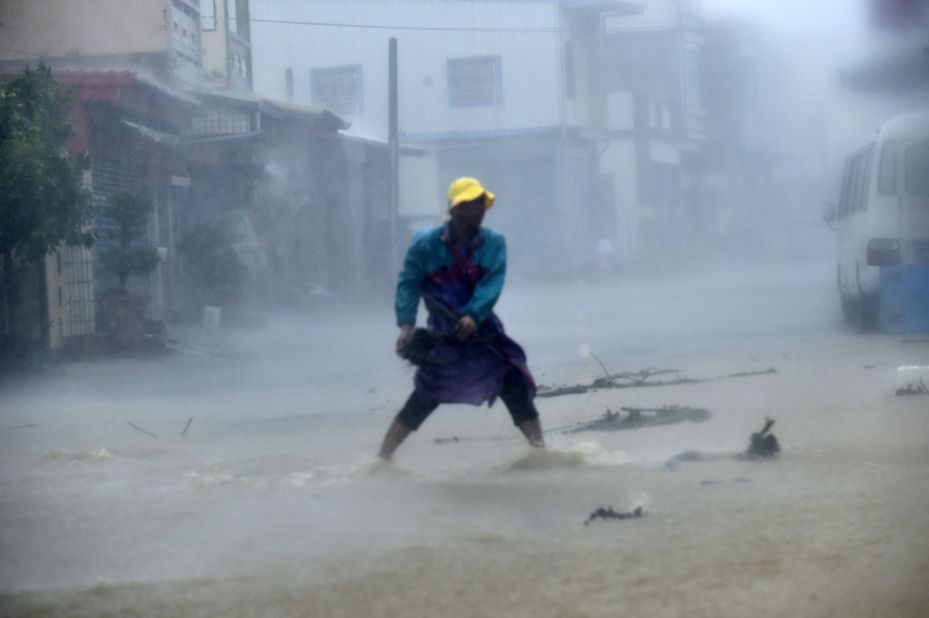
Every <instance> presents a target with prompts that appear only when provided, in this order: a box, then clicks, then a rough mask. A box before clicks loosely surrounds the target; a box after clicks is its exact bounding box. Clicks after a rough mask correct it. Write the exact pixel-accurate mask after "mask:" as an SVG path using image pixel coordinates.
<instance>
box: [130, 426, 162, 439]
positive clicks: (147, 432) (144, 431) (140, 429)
mask: <svg viewBox="0 0 929 618" xmlns="http://www.w3.org/2000/svg"><path fill="white" fill-rule="evenodd" d="M129 426H130V427H132V428H133V429H135V430H136V431H141V432H142V433H144V434H145V435H147V436H151V437H153V438H157V437H158V436H156V435H155V434H153V433H152V432H150V431H146V430H145V429H142V428H141V427H139V426H137V425H133V424H132V423H129Z"/></svg>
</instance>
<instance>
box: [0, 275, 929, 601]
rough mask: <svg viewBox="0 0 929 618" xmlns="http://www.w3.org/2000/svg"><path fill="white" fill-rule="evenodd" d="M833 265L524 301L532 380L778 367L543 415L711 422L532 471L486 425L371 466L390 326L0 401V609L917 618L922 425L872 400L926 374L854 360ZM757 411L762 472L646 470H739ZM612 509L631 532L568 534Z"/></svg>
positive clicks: (36, 385)
mask: <svg viewBox="0 0 929 618" xmlns="http://www.w3.org/2000/svg"><path fill="white" fill-rule="evenodd" d="M826 264H827V262H825V261H814V262H813V263H810V264H797V263H790V264H783V265H781V266H778V267H772V266H770V265H769V266H768V267H766V268H754V267H751V266H746V265H739V266H732V265H730V266H723V267H718V268H714V269H711V270H708V271H703V272H699V273H690V274H687V275H680V276H671V277H668V278H664V279H652V278H640V279H636V278H633V277H630V278H628V279H625V280H620V281H617V282H615V283H614V282H611V283H609V284H606V283H604V282H593V281H589V282H576V283H565V284H563V285H562V286H560V287H559V286H555V287H552V286H536V285H533V284H529V283H524V284H518V283H517V284H513V285H512V286H511V287H510V288H509V289H508V290H507V291H506V293H505V294H504V298H503V299H502V301H501V304H500V306H499V311H500V315H501V316H502V317H503V319H504V320H505V321H506V323H507V324H509V325H510V326H511V328H510V331H509V332H510V333H511V334H512V335H513V336H514V337H517V338H518V339H519V340H520V341H522V342H523V343H524V345H525V347H526V349H527V352H528V354H529V360H530V366H531V367H532V368H533V370H534V371H535V373H536V378H537V380H538V381H539V382H540V383H544V384H574V383H589V382H590V381H591V380H592V379H594V378H596V377H599V375H601V374H602V370H601V369H600V367H599V366H597V365H596V364H595V363H594V361H593V360H591V359H590V358H587V359H584V358H581V357H580V355H579V353H578V350H579V348H580V346H581V345H583V344H588V345H589V346H590V347H591V349H592V351H593V352H594V354H596V356H597V357H598V358H599V359H600V360H601V361H602V362H603V363H604V364H605V365H606V366H607V367H608V368H609V370H610V371H611V372H620V371H628V370H636V369H641V368H646V367H657V368H674V369H678V370H679V371H680V372H681V373H682V374H683V375H686V376H688V377H694V378H713V377H721V376H726V375H729V374H732V373H735V372H739V371H752V370H763V369H766V368H768V367H775V368H776V369H777V371H778V373H777V374H774V375H765V376H757V377H750V378H743V379H730V380H721V381H717V382H708V383H701V384H694V385H684V386H673V387H663V388H642V389H628V390H619V391H616V390H612V391H611V390H605V391H597V392H593V393H589V394H587V395H584V396H566V397H561V398H550V399H540V400H539V402H538V407H539V409H540V413H541V414H542V418H543V421H544V423H545V424H546V426H549V427H557V426H564V425H568V424H571V423H574V422H577V421H581V420H591V419H593V418H596V417H598V416H600V415H601V414H602V413H603V411H604V410H605V409H606V408H608V407H609V408H611V409H614V410H616V409H618V408H619V407H620V406H630V405H631V406H641V407H660V406H662V405H671V404H679V405H693V406H701V407H706V408H708V409H710V410H711V411H712V412H713V415H714V416H713V418H712V419H711V420H710V421H708V422H704V423H684V424H679V425H670V426H666V427H657V428H652V429H641V430H635V431H626V432H614V433H597V432H585V433H581V434H573V435H564V434H559V433H554V432H553V433H550V434H548V436H547V440H548V442H549V447H550V450H551V452H550V453H549V454H548V455H545V456H542V455H540V454H537V453H528V452H527V449H526V447H525V445H524V443H523V441H522V440H521V439H518V436H517V432H516V431H515V429H514V428H513V427H512V426H511V425H510V421H509V418H508V416H507V415H506V413H505V411H504V410H503V409H502V407H501V406H500V405H499V404H498V405H496V406H494V407H493V408H491V409H489V410H488V409H486V408H481V409H478V408H472V407H468V406H443V407H442V408H440V410H439V411H437V412H436V413H435V414H434V416H433V417H432V418H430V420H429V421H428V423H427V424H426V425H424V427H423V428H422V429H421V430H420V431H419V432H418V433H417V434H415V435H414V436H412V437H411V438H410V440H409V441H408V443H407V444H405V445H404V447H403V448H402V449H401V451H400V452H399V453H398V455H397V459H396V461H395V462H394V463H393V464H391V465H388V466H377V465H374V464H373V459H372V455H373V453H374V452H375V450H376V447H377V443H378V441H379V438H380V435H381V432H382V430H383V429H384V428H385V427H386V425H387V423H388V422H389V420H390V419H391V418H392V416H393V414H395V412H396V410H397V409H398V408H399V406H400V405H401V403H402V401H403V400H404V399H405V397H406V395H407V393H408V390H409V388H410V378H411V370H410V369H409V368H408V367H406V366H404V365H403V363H402V362H401V361H400V360H399V359H396V358H395V357H394V356H393V353H392V337H391V336H390V335H391V332H392V329H391V328H390V323H389V322H388V318H386V317H385V315H389V314H388V313H387V311H386V310H385V308H383V307H376V308H372V309H371V310H347V311H343V312H335V313H331V314H327V315H320V316H315V317H313V318H312V319H307V318H301V317H295V316H279V317H277V318H275V319H273V320H271V321H270V323H269V324H268V325H267V326H266V327H264V328H260V329H257V330H254V331H251V332H243V331H233V330H229V331H220V332H212V333H206V336H204V333H200V335H199V336H200V339H199V340H194V339H193V334H191V338H190V341H191V343H190V344H189V346H190V350H189V351H188V353H181V354H174V355H172V356H171V357H168V358H162V359H157V360H141V359H140V360H120V361H110V362H94V363H77V364H73V365H68V366H65V367H64V368H62V369H61V371H60V372H59V374H58V375H55V376H52V377H47V378H43V379H37V380H35V381H33V382H31V383H27V384H19V385H15V386H14V387H7V388H5V389H4V392H3V398H2V405H0V407H2V409H3V425H4V427H3V429H4V431H3V433H2V438H0V440H2V448H0V453H2V455H0V457H2V461H0V470H2V472H0V503H2V509H0V519H2V522H0V531H2V532H0V534H2V537H0V546H2V548H3V551H2V552H0V556H2V558H0V581H2V582H3V590H4V592H5V593H6V594H9V593H11V592H17V593H18V594H17V596H13V597H11V596H6V597H3V601H2V607H4V608H5V609H4V612H5V613H7V614H9V615H57V613H59V612H62V611H66V613H69V614H74V615H106V614H107V613H108V612H109V613H112V614H113V615H117V614H120V613H122V612H124V611H128V608H131V607H135V606H138V607H141V608H146V609H145V610H144V613H149V612H152V613H159V614H176V615H213V614H215V613H216V612H217V611H222V612H223V613H227V614H229V615H241V616H247V615H254V614H255V612H259V613H261V612H270V613H271V614H274V615H313V616H340V615H401V614H402V615H412V616H430V615H438V614H442V615H449V616H471V615H507V614H513V615H529V614H532V615H543V616H564V615H567V616H584V615H586V616H608V615H615V612H616V611H617V608H621V609H622V610H624V611H629V612H633V613H650V614H653V615H668V616H672V615H678V613H677V612H678V611H679V609H680V607H683V606H684V605H686V606H688V607H691V608H694V609H693V612H694V613H695V615H707V616H709V615H720V614H722V615H736V614H739V613H740V612H739V611H735V610H734V607H736V606H738V607H749V608H751V610H752V611H753V612H755V613H759V614H760V615H782V614H783V613H785V612H794V611H802V612H805V613H807V615H836V616H838V615H862V616H865V615H873V614H872V613H871V612H873V611H878V609H879V608H880V607H881V606H882V603H885V602H890V600H894V602H899V603H900V604H902V605H898V606H895V607H898V608H899V610H900V611H899V612H895V614H894V615H913V616H916V615H919V611H920V610H919V609H918V608H924V607H925V602H926V598H925V590H926V586H925V584H926V580H925V575H924V574H925V573H926V570H925V567H926V566H927V565H926V559H927V556H929V552H927V551H926V549H927V547H926V542H925V541H924V535H922V534H921V533H920V531H921V530H923V529H924V526H925V523H926V521H925V517H924V516H923V515H922V513H924V512H925V511H924V509H925V507H926V506H927V504H926V500H925V496H926V495H927V493H926V492H925V491H924V490H925V489H926V487H925V479H926V478H927V477H926V475H925V472H926V471H927V468H929V459H927V457H926V453H927V452H929V451H927V449H926V444H925V436H926V435H929V434H927V433H926V429H929V427H927V424H929V418H927V415H926V414H925V412H926V410H925V409H924V408H925V407H924V406H921V405H919V403H918V402H911V401H901V400H899V399H896V400H895V399H894V398H893V397H892V396H891V393H892V381H893V372H894V369H895V366H896V364H897V363H899V362H902V361H903V360H907V361H908V362H923V363H925V362H926V360H927V353H929V350H927V349H926V348H925V347H924V346H923V347H907V346H905V345H904V344H901V343H900V340H899V339H895V338H888V337H864V338H860V337H854V336H849V334H848V332H847V330H846V327H844V326H843V325H842V324H841V323H840V322H839V321H838V319H837V317H836V315H835V311H834V298H833V297H832V290H831V288H830V287H829V271H828V268H821V267H820V266H823V265H826ZM747 290H750V291H751V293H746V291H747ZM866 367H870V368H866ZM130 385H131V386H130ZM765 416H771V417H774V418H775V419H776V420H777V424H776V425H775V432H776V433H777V435H778V436H779V437H780V439H781V441H782V444H783V447H784V453H783V456H782V458H781V460H780V461H777V462H736V461H727V460H720V461H716V462H705V463H693V464H690V465H683V466H681V467H679V468H678V469H676V470H669V469H667V468H666V467H665V465H664V464H665V462H666V461H667V460H668V459H669V458H670V457H671V456H673V455H675V454H677V453H679V452H681V451H684V450H692V449H693V450H701V451H704V452H707V453H712V454H726V453H732V452H737V451H740V450H742V449H743V448H744V447H745V446H746V444H747V439H748V435H749V433H751V432H752V431H757V430H758V429H759V428H760V425H761V422H762V421H763V418H764V417H765ZM190 417H193V419H194V420H193V422H192V424H191V425H190V427H189V429H188V431H187V433H186V435H183V436H181V435H180V434H181V432H182V430H183V429H184V427H185V424H186V422H187V419H188V418H190ZM129 423H133V424H135V425H136V426H137V427H139V428H142V429H144V430H146V431H149V432H151V433H154V434H156V435H157V436H158V437H157V438H153V437H151V436H149V435H146V434H144V433H142V432H140V431H138V430H136V429H134V428H132V427H131V426H129ZM27 424H28V425H34V426H28V427H26V426H24V425H27ZM452 436H458V437H459V438H462V439H463V440H462V441H460V442H458V443H451V444H437V443H436V442H435V439H438V438H448V437H452ZM606 505H611V506H613V507H614V508H616V509H617V510H627V509H632V508H635V507H636V506H642V507H643V509H644V512H645V516H644V517H643V518H642V519H640V520H630V521H621V522H610V521H597V522H593V523H592V524H591V525H589V526H587V527H585V526H583V521H584V520H585V519H586V517H587V515H588V514H589V513H590V512H592V511H593V510H594V509H595V508H597V507H599V506H606ZM878 573H879V575H878ZM24 591H35V593H33V594H30V595H25V596H24V595H23V594H22V592H24ZM51 591H55V592H54V593H53V592H51ZM788 591H789V592H788ZM65 607H67V608H68V609H67V610H65V609H64V608H65Z"/></svg>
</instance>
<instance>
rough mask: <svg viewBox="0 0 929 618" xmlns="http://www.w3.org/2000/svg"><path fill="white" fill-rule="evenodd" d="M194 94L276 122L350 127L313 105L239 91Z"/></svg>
mask: <svg viewBox="0 0 929 618" xmlns="http://www.w3.org/2000/svg"><path fill="white" fill-rule="evenodd" d="M195 94H196V95H197V96H198V97H200V99H202V100H204V101H213V102H221V103H225V104H231V105H233V106H236V107H241V108H244V109H249V110H252V111H259V112H261V113H262V114H266V115H268V116H271V117H272V118H275V119H277V120H286V121H292V122H298V123H300V122H305V121H310V122H312V123H313V124H317V125H318V124H323V125H324V126H325V128H327V129H330V130H334V131H342V130H345V129H348V128H349V127H350V126H351V124H350V123H348V122H346V121H345V120H343V119H342V118H340V117H339V116H336V115H335V114H333V113H332V112H330V111H329V110H327V109H325V108H323V107H318V106H315V105H303V104H300V103H292V102H285V101H276V100H272V99H266V98H264V97H261V96H258V95H256V94H254V93H251V92H241V91H227V90H200V91H197V92H196V93H195Z"/></svg>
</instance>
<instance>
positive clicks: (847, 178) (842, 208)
mask: <svg viewBox="0 0 929 618" xmlns="http://www.w3.org/2000/svg"><path fill="white" fill-rule="evenodd" d="M851 188H852V159H846V160H845V165H844V166H843V167H842V188H841V189H840V191H839V212H838V217H839V219H842V218H844V217H845V215H847V214H848V199H849V193H850V192H851Z"/></svg>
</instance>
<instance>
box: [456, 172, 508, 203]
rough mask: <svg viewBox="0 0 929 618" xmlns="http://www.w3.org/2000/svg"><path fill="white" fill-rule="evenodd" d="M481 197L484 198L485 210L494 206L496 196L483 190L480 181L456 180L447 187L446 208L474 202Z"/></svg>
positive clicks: (469, 179)
mask: <svg viewBox="0 0 929 618" xmlns="http://www.w3.org/2000/svg"><path fill="white" fill-rule="evenodd" d="M482 195H483V196H485V200H484V202H485V203H484V207H485V209H487V208H490V207H491V206H493V205H494V200H495V199H497V196H496V195H494V194H493V193H491V192H490V191H488V190H487V189H485V188H484V185H482V184H481V183H480V181H478V180H477V179H476V178H468V177H463V178H458V179H457V180H455V181H454V182H453V183H452V184H451V185H449V187H448V207H449V208H454V207H455V206H457V205H458V204H460V203H462V202H470V201H471V200H476V199H477V198H479V197H481V196H482Z"/></svg>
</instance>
